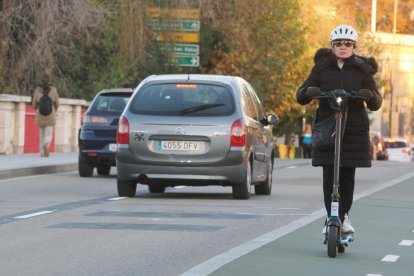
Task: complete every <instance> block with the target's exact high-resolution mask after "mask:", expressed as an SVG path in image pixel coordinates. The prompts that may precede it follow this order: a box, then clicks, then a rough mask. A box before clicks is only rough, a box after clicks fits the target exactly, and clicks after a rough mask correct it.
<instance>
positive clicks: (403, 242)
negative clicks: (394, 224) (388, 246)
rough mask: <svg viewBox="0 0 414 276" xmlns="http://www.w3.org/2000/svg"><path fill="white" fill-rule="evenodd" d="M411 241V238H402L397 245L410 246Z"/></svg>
mask: <svg viewBox="0 0 414 276" xmlns="http://www.w3.org/2000/svg"><path fill="white" fill-rule="evenodd" d="M413 243H414V241H413V240H402V241H401V242H400V243H399V244H398V245H404V246H411V245H413Z"/></svg>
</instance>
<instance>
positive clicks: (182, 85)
mask: <svg viewBox="0 0 414 276" xmlns="http://www.w3.org/2000/svg"><path fill="white" fill-rule="evenodd" d="M175 87H177V88H197V84H188V83H179V84H176V85H175Z"/></svg>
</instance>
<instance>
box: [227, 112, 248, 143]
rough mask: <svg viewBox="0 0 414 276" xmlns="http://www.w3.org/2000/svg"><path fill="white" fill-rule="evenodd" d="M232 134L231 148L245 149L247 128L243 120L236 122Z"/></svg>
mask: <svg viewBox="0 0 414 276" xmlns="http://www.w3.org/2000/svg"><path fill="white" fill-rule="evenodd" d="M230 133H231V134H230V146H231V147H244V146H245V145H246V126H245V125H244V122H243V119H241V118H240V119H238V120H236V121H234V123H233V124H232V125H231V131H230Z"/></svg>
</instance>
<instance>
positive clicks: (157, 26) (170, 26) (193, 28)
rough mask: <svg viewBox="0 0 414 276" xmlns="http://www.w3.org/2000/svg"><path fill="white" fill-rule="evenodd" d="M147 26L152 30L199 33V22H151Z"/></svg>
mask: <svg viewBox="0 0 414 276" xmlns="http://www.w3.org/2000/svg"><path fill="white" fill-rule="evenodd" d="M148 25H149V26H150V27H151V28H152V29H153V30H157V31H159V30H173V31H181V32H198V31H200V21H199V20H151V21H150V22H149V23H148Z"/></svg>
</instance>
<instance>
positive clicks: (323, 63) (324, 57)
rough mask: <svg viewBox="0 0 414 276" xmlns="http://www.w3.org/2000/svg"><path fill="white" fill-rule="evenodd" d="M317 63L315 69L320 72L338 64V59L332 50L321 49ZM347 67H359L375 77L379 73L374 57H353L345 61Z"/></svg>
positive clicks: (317, 56) (317, 55)
mask: <svg viewBox="0 0 414 276" xmlns="http://www.w3.org/2000/svg"><path fill="white" fill-rule="evenodd" d="M313 60H314V62H315V69H316V70H318V71H320V70H323V69H325V68H326V67H329V66H331V65H336V64H337V62H338V61H337V58H336V56H335V54H334V53H333V52H332V49H330V48H321V49H319V50H317V51H316V53H315V56H314V58H313ZM345 65H349V66H352V65H353V66H357V67H359V68H361V69H362V70H363V71H364V72H365V73H366V74H371V75H374V74H375V73H377V72H378V64H377V62H376V61H375V59H374V58H372V57H363V56H358V55H352V56H351V57H350V58H348V59H346V60H345Z"/></svg>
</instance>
